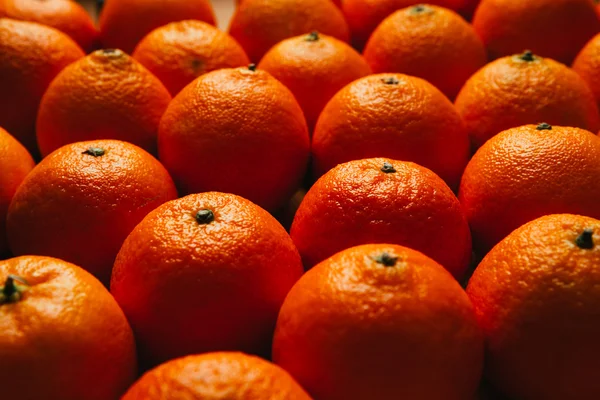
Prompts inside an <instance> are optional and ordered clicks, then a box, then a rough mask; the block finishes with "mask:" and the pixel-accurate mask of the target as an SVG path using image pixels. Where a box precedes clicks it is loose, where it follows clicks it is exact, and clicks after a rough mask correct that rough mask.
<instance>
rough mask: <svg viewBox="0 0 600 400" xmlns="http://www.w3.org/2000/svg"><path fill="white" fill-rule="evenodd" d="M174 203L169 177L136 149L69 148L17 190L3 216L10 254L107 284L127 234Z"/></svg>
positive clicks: (104, 144) (112, 145)
mask: <svg viewBox="0 0 600 400" xmlns="http://www.w3.org/2000/svg"><path fill="white" fill-rule="evenodd" d="M176 197H177V192H176V191H175V187H174V185H173V181H172V180H171V178H170V177H169V174H168V173H167V171H166V170H165V169H164V168H163V166H162V165H160V163H159V162H158V161H157V160H156V159H155V158H153V157H152V156H151V155H150V154H148V153H146V152H145V151H143V150H142V149H140V148H139V147H136V146H134V145H132V144H129V143H125V142H119V141H115V140H96V141H89V142H79V143H74V144H71V145H67V146H64V147H62V148H60V149H59V150H57V151H55V152H53V153H52V154H50V155H49V156H48V157H46V158H45V159H43V160H42V162H40V163H39V164H38V165H37V166H36V167H35V168H34V170H33V171H32V172H31V173H30V174H29V175H27V177H26V178H25V180H24V181H23V183H22V184H21V186H19V188H18V189H17V192H16V193H15V195H14V197H13V199H12V202H11V204H10V208H9V210H8V217H7V232H8V240H9V243H10V248H11V250H12V251H13V253H14V254H16V255H21V254H38V255H46V256H52V257H57V258H60V259H63V260H65V261H69V262H73V263H75V264H77V265H79V266H81V267H83V268H85V269H86V270H87V271H89V272H91V273H92V274H94V275H95V276H96V277H98V278H99V279H100V280H101V281H102V282H104V283H108V281H109V278H110V273H111V269H112V265H113V262H114V259H115V256H116V255H117V252H118V251H119V248H120V247H121V244H122V243H123V241H124V240H125V238H126V237H127V235H128V234H129V232H131V230H132V229H133V228H134V227H135V226H136V225H137V224H138V222H140V221H141V220H142V218H144V216H145V215H146V214H147V213H148V212H150V211H151V210H153V209H154V208H156V207H158V206H159V205H160V204H162V203H164V202H165V201H168V200H171V199H174V198H176Z"/></svg>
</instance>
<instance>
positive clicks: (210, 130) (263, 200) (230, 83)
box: [158, 65, 309, 211]
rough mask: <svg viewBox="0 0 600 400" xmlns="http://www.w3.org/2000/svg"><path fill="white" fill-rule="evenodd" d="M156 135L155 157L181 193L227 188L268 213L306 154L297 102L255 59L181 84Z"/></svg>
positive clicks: (287, 191)
mask: <svg viewBox="0 0 600 400" xmlns="http://www.w3.org/2000/svg"><path fill="white" fill-rule="evenodd" d="M158 140H159V143H158V146H159V149H158V151H159V155H160V160H161V161H162V162H163V163H164V165H165V167H167V169H168V170H169V172H170V173H171V174H172V176H173V178H174V179H175V182H176V183H177V184H178V186H179V188H180V190H181V193H182V194H188V193H200V192H206V191H211V190H212V191H220V192H227V193H234V194H237V195H240V196H242V197H245V198H247V199H248V200H250V201H252V202H254V203H256V204H258V205H259V206H261V207H264V208H266V209H268V210H270V211H273V210H276V209H277V208H279V207H281V206H283V205H284V204H285V202H286V201H287V200H288V199H289V198H290V197H291V196H292V194H293V193H294V192H295V191H296V189H297V188H298V186H299V185H300V181H301V179H302V177H303V176H304V172H305V170H306V165H307V163H308V157H309V137H308V129H307V127H306V121H305V119H304V116H303V115H302V110H301V109H300V106H299V105H298V102H297V101H296V99H295V98H294V96H293V95H292V93H291V92H290V91H289V90H288V89H287V88H286V87H285V86H284V85H283V84H281V83H280V82H279V81H277V80H276V79H275V78H273V77H272V76H271V75H270V74H268V73H267V72H264V71H260V70H255V67H254V65H251V66H250V67H249V68H236V69H221V70H218V71H213V72H210V73H208V74H205V75H202V76H201V77H199V78H198V79H196V80H195V81H194V82H193V83H191V84H190V85H188V86H187V87H186V88H185V89H184V90H182V91H181V93H179V94H178V95H177V96H176V97H175V99H173V101H172V102H171V104H170V105H169V108H168V109H167V111H166V112H165V115H164V117H163V118H162V121H161V123H160V131H159V138H158Z"/></svg>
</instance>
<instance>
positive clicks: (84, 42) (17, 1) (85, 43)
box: [0, 0, 98, 51]
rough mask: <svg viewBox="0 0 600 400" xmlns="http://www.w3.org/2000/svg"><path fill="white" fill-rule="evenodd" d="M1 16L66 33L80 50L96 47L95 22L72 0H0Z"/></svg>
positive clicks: (90, 49) (89, 49) (96, 32)
mask: <svg viewBox="0 0 600 400" xmlns="http://www.w3.org/2000/svg"><path fill="white" fill-rule="evenodd" d="M0 3H1V4H0V17H7V18H13V19H18V20H24V21H31V22H37V23H40V24H43V25H48V26H51V27H53V28H56V29H58V30H59V31H61V32H64V33H66V34H67V35H69V36H70V37H71V39H73V40H74V41H75V42H77V44H79V46H81V48H83V49H85V50H86V51H92V50H93V49H94V48H95V47H96V46H97V45H98V30H97V29H96V26H95V25H94V21H92V18H91V17H90V16H89V15H88V13H87V12H86V11H85V9H84V8H83V7H82V6H81V5H80V4H79V3H77V2H75V1H72V0H37V1H35V0H34V1H32V0H0Z"/></svg>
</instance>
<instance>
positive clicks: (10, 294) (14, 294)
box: [0, 274, 29, 304]
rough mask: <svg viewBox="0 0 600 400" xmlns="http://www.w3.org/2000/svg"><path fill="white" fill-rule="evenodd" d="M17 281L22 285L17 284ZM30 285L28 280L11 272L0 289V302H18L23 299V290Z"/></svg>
mask: <svg viewBox="0 0 600 400" xmlns="http://www.w3.org/2000/svg"><path fill="white" fill-rule="evenodd" d="M17 282H19V283H21V285H17ZM27 286H29V284H28V283H27V281H26V280H25V279H24V278H21V277H20V276H17V275H13V274H9V275H8V276H7V277H6V281H4V286H2V288H1V289H0V304H5V303H16V302H17V301H19V300H21V297H22V294H23V292H24V291H25V290H26V287H27Z"/></svg>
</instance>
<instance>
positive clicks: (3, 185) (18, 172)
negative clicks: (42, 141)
mask: <svg viewBox="0 0 600 400" xmlns="http://www.w3.org/2000/svg"><path fill="white" fill-rule="evenodd" d="M34 166H35V163H34V161H33V158H31V155H29V153H28V152H27V149H25V147H23V145H22V144H21V143H19V142H18V141H17V140H16V139H15V138H13V137H12V136H11V135H10V134H9V133H8V132H6V131H5V130H4V129H2V128H0V171H2V174H1V175H0V257H1V256H4V255H5V254H6V253H7V252H8V242H7V240H6V213H7V212H8V206H9V204H10V201H11V200H12V198H13V196H14V194H15V192H16V191H17V187H18V186H19V185H20V184H21V182H22V181H23V179H25V176H27V174H28V173H29V172H30V171H31V170H32V169H33V167H34Z"/></svg>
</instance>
